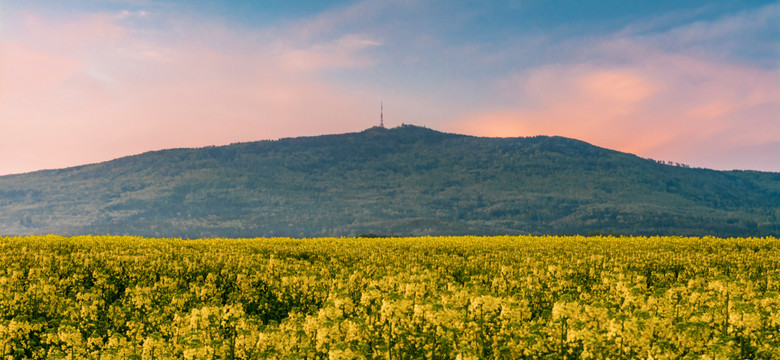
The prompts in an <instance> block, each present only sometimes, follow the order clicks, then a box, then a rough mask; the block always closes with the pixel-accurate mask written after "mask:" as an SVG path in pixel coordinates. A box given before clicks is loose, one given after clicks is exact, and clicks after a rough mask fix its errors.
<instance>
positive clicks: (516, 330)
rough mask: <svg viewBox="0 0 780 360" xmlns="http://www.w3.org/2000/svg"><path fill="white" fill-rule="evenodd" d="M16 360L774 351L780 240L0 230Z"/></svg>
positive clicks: (7, 326)
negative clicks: (5, 233)
mask: <svg viewBox="0 0 780 360" xmlns="http://www.w3.org/2000/svg"><path fill="white" fill-rule="evenodd" d="M0 262H2V267H0V355H1V356H0V357H2V358H5V359H20V358H33V359H44V358H46V359H58V358H62V359H65V358H67V359H133V358H135V359H169V358H177V359H181V358H184V359H548V358H549V359H747V358H756V359H780V241H778V239H776V238H736V239H733V238H732V239H720V238H709V237H708V238H682V237H579V236H575V237H532V236H504V237H416V238H374V239H356V238H316V239H283V238H257V239H199V240H182V239H148V238H138V237H127V236H125V237H122V236H79V237H61V236H28V237H0Z"/></svg>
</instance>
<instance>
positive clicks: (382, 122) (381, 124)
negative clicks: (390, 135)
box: [379, 101, 385, 127]
mask: <svg viewBox="0 0 780 360" xmlns="http://www.w3.org/2000/svg"><path fill="white" fill-rule="evenodd" d="M379 127H385V108H384V104H383V103H382V102H381V101H380V102H379Z"/></svg>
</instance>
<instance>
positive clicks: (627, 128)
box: [0, 0, 780, 174]
mask: <svg viewBox="0 0 780 360" xmlns="http://www.w3.org/2000/svg"><path fill="white" fill-rule="evenodd" d="M778 24H780V5H778V4H777V3H776V2H772V1H765V2H748V1H728V2H726V1H723V2H705V1H686V2H679V1H653V2H633V1H589V2H581V1H557V2H549V1H491V2H482V1H462V2H451V1H411V0H410V1H393V2H383V1H331V2H326V1H318V2H304V1H300V2H298V1H296V2H291V1H229V2H225V1H144V0H136V1H132V0H128V1H121V0H117V1H88V0H71V1H58V2H49V1H25V2H13V3H12V2H3V3H2V4H0V127H2V132H0V133H1V134H0V174H8V173H17V172H25V171H32V170H37V169H43V168H56V167H64V166H72V165H78V164H83V163H90V162H96V161H104V160H109V159H111V158H115V157H119V156H123V155H130V154H135V153H140V152H144V151H148V150H156V149H163V148H173V147H193V146H206V145H221V144H228V143H231V142H237V141H252V140H260V139H275V138H280V137H290V136H302V135H317V134H328V133H341V132H352V131H360V130H362V129H364V128H367V127H370V126H373V125H376V123H377V121H378V104H379V101H384V104H385V119H386V122H385V123H386V125H387V126H390V127H392V126H397V125H400V124H401V123H411V124H418V125H424V126H428V127H431V128H434V129H437V130H441V131H447V132H457V133H465V134H471V135H479V136H533V135H540V134H542V135H561V136H567V137H573V138H578V139H582V140H585V141H588V142H590V143H593V144H595V145H599V146H603V147H607V148H612V149H616V150H621V151H626V152H631V153H635V154H637V155H640V156H644V157H651V158H655V159H660V160H670V161H675V162H680V163H686V164H690V165H693V166H701V167H708V168H716V169H726V170H728V169H758V170H769V171H780V121H778V120H777V119H780V77H779V75H778V74H779V73H780V70H778V69H779V67H778V65H779V64H780V62H779V61H778V59H779V57H780V46H779V40H780V25H778ZM64 139H67V140H64Z"/></svg>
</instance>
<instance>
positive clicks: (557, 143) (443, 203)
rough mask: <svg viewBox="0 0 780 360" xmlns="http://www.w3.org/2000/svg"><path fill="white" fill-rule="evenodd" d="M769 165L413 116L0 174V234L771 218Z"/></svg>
mask: <svg viewBox="0 0 780 360" xmlns="http://www.w3.org/2000/svg"><path fill="white" fill-rule="evenodd" d="M778 204H780V173H764V172H749V171H747V172H746V171H730V172H723V171H714V170H707V169H691V168H683V167H676V166H669V165H662V164H658V163H656V162H655V161H652V160H647V159H642V158H639V157H636V156H634V155H630V154H625V153H620V152H616V151H612V150H607V149H603V148H599V147H595V146H592V145H589V144H587V143H584V142H581V141H578V140H573V139H566V138H561V137H543V136H539V137H532V138H479V137H471V136H464V135H455V134H446V133H441V132H437V131H433V130H430V129H426V128H421V127H416V126H410V125H406V126H402V127H398V128H394V129H384V128H371V129H367V130H365V131H362V132H359V133H349V134H340V135H325V136H317V137H301V138H292V139H282V140H277V141H259V142H251V143H240V144H232V145H228V146H220V147H207V148H199V149H174V150H163V151H156V152H150V153H145V154H141V155H136V156H130V157H124V158H120V159H116V160H113V161H108V162H104V163H99V164H93V165H85V166H80V167H74V168H67V169H60V170H46V171H39V172H34V173H28V174H21V175H9V176H2V177H0V234H32V233H65V234H84V233H92V234H105V233H110V234H135V235H144V236H175V237H208V236H224V237H237V236H242V237H243V236H247V237H248V236H354V235H357V234H362V233H369V232H371V233H380V234H403V235H422V234H430V235H447V234H452V235H454V234H486V235H487V234H512V233H532V234H545V233H548V234H560V233H589V232H594V231H595V232H603V233H622V234H670V235H673V234H683V235H705V234H712V235H719V236H747V235H777V234H780V210H779V209H778Z"/></svg>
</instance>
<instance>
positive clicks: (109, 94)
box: [0, 12, 379, 174]
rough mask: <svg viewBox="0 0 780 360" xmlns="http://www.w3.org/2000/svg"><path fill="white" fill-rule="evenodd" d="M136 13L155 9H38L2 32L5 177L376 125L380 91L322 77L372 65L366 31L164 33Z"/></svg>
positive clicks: (0, 123)
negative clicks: (329, 35) (313, 35)
mask: <svg viewBox="0 0 780 360" xmlns="http://www.w3.org/2000/svg"><path fill="white" fill-rule="evenodd" d="M130 16H135V17H138V16H147V15H145V14H143V13H139V12H135V13H123V12H120V13H119V15H118V16H117V15H116V14H110V13H100V14H84V15H81V16H79V17H76V18H71V19H66V20H61V19H57V18H47V17H43V16H40V15H30V14H28V15H26V16H25V18H24V20H23V21H21V22H19V23H18V24H17V26H18V27H17V28H14V29H13V30H14V33H13V34H12V36H7V37H5V38H3V40H2V42H0V54H2V55H0V56H2V58H0V128H2V131H0V174H7V173H16V172H23V171H31V170H36V169H41V168H56V167H64V166H72V165H77V164H83V163H90V162H98V161H104V160H109V159H112V158H115V157H120V156H124V155H128V154H134V153H140V152H144V151H149V150H154V149H161V148H172V147H192V146H205V145H213V144H227V143H231V142H237V141H251V140H258V139H273V138H280V137H288V136H300V135H316V134H322V133H332V132H346V131H354V130H355V129H361V128H365V127H368V126H370V125H373V121H372V120H369V119H373V117H374V109H373V104H374V102H375V99H376V97H374V96H372V95H370V94H367V93H365V92H364V91H360V92H358V91H355V90H351V89H348V88H344V87H340V86H337V85H333V84H331V83H329V82H327V81H325V80H324V79H323V78H322V77H321V76H320V73H321V72H322V71H323V70H328V69H333V68H350V67H363V66H369V65H370V64H371V62H372V60H371V58H370V57H368V56H366V55H364V54H363V51H364V50H365V49H369V48H371V47H375V46H378V45H379V41H377V40H375V39H373V38H371V37H369V36H367V35H361V34H343V35H340V36H336V37H334V38H333V39H327V40H323V41H322V42H319V43H317V42H311V41H308V42H302V41H300V40H299V39H296V38H283V37H279V36H271V35H269V34H267V33H266V32H267V31H268V30H267V29H260V30H257V31H256V32H251V31H248V30H245V29H235V28H231V27H228V26H224V25H220V24H218V23H208V24H202V23H198V22H196V21H194V20H193V19H186V18H177V19H172V20H171V21H172V23H175V26H176V31H163V30H157V29H156V28H154V27H149V28H140V27H138V26H137V25H135V24H132V23H127V22H126V20H127V17H130ZM156 25H157V26H158V27H159V28H164V27H162V26H160V24H156ZM282 30H283V29H282ZM282 30H280V29H275V30H274V31H278V32H283V31H282ZM269 39H270V40H269ZM258 40H260V41H258ZM225 44H229V46H225Z"/></svg>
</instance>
